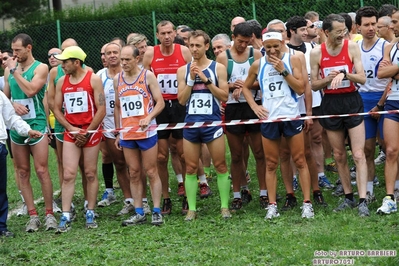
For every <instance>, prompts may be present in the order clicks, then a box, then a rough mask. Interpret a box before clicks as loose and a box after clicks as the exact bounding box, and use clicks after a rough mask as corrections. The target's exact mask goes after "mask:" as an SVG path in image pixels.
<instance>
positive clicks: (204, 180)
mask: <svg viewBox="0 0 399 266" xmlns="http://www.w3.org/2000/svg"><path fill="white" fill-rule="evenodd" d="M198 179H199V182H200V184H208V181H207V180H206V175H200V176H199V177H198Z"/></svg>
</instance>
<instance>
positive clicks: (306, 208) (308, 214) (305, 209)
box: [301, 202, 314, 219]
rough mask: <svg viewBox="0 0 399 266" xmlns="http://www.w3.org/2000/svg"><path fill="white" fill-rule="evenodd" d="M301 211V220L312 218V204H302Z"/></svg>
mask: <svg viewBox="0 0 399 266" xmlns="http://www.w3.org/2000/svg"><path fill="white" fill-rule="evenodd" d="M301 209H302V218H307V219H309V218H314V211H313V206H312V203H306V202H304V203H303V205H302V207H301Z"/></svg>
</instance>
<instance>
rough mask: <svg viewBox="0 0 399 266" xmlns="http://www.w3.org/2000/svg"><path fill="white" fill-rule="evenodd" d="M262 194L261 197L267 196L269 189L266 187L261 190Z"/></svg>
mask: <svg viewBox="0 0 399 266" xmlns="http://www.w3.org/2000/svg"><path fill="white" fill-rule="evenodd" d="M260 196H261V197H263V196H266V197H267V190H266V189H265V190H260Z"/></svg>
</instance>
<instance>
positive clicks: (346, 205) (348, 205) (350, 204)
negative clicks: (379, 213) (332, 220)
mask: <svg viewBox="0 0 399 266" xmlns="http://www.w3.org/2000/svg"><path fill="white" fill-rule="evenodd" d="M355 207H356V200H355V199H353V201H352V200H350V199H348V198H345V199H344V200H343V201H342V202H341V203H340V204H339V205H338V207H337V208H335V209H334V210H333V211H334V212H340V211H343V210H347V209H353V208H355Z"/></svg>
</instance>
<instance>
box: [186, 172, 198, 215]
mask: <svg viewBox="0 0 399 266" xmlns="http://www.w3.org/2000/svg"><path fill="white" fill-rule="evenodd" d="M184 185H185V188H186V195H187V201H188V207H189V209H190V211H196V210H197V190H198V183H197V175H196V174H193V175H189V174H186V181H185V182H184Z"/></svg>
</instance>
